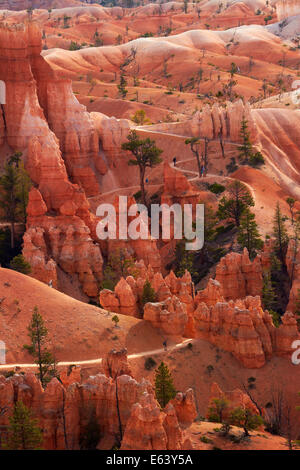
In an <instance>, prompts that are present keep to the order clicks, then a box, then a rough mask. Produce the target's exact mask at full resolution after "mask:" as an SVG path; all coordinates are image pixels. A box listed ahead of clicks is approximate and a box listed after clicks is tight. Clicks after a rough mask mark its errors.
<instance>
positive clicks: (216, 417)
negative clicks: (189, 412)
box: [208, 398, 229, 423]
mask: <svg viewBox="0 0 300 470" xmlns="http://www.w3.org/2000/svg"><path fill="white" fill-rule="evenodd" d="M228 406H229V402H228V400H226V399H225V398H214V399H213V401H212V406H210V407H209V408H208V419H209V421H212V422H213V423H223V421H224V412H225V410H227V408H228Z"/></svg>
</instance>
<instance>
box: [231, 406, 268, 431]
mask: <svg viewBox="0 0 300 470" xmlns="http://www.w3.org/2000/svg"><path fill="white" fill-rule="evenodd" d="M230 424H232V425H233V426H238V427H240V428H243V429H244V434H245V436H249V431H251V430H254V429H257V428H258V427H259V426H261V425H262V424H263V419H262V417H261V416H259V415H256V414H254V413H252V411H251V410H250V409H249V408H235V409H234V410H233V411H232V413H231V415H230Z"/></svg>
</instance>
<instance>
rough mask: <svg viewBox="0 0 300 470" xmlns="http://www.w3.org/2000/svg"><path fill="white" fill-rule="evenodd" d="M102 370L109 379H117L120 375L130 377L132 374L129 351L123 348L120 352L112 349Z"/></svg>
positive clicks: (103, 363)
mask: <svg viewBox="0 0 300 470" xmlns="http://www.w3.org/2000/svg"><path fill="white" fill-rule="evenodd" d="M102 369H103V371H104V374H105V375H107V377H112V378H113V379H116V377H119V376H120V375H130V376H131V377H132V372H131V369H130V366H129V364H128V360H127V349H126V348H123V349H121V350H119V351H117V350H116V349H112V350H111V351H110V352H109V353H108V354H107V356H106V358H105V359H104V360H103V362H102Z"/></svg>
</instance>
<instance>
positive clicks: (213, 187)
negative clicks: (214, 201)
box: [208, 183, 226, 194]
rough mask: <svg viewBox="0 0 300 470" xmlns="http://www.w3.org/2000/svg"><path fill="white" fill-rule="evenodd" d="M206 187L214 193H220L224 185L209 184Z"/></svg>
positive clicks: (223, 189)
mask: <svg viewBox="0 0 300 470" xmlns="http://www.w3.org/2000/svg"><path fill="white" fill-rule="evenodd" d="M208 189H209V190H210V191H211V192H212V193H214V194H222V193H223V192H224V191H225V189H226V188H225V186H223V185H222V184H219V183H213V184H211V185H210V186H209V187H208Z"/></svg>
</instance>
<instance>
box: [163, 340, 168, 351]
mask: <svg viewBox="0 0 300 470" xmlns="http://www.w3.org/2000/svg"><path fill="white" fill-rule="evenodd" d="M163 347H164V350H165V351H166V350H167V340H166V339H165V341H164V342H163Z"/></svg>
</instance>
